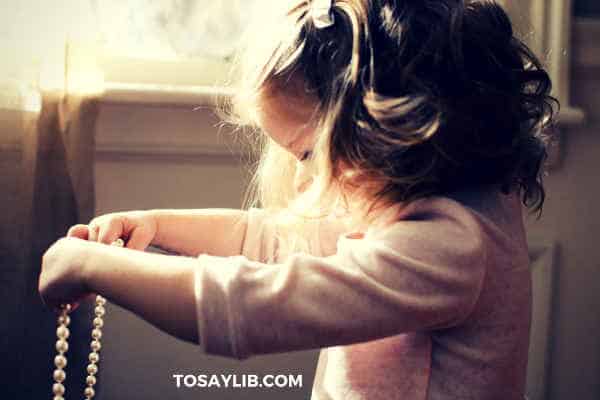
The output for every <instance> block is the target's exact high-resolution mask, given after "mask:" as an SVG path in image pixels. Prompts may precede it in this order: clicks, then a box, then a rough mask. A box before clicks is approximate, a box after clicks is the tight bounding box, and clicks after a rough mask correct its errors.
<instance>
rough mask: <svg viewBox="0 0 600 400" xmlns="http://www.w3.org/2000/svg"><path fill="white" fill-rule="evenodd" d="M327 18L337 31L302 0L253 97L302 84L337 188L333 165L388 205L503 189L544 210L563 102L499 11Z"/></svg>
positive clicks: (338, 13) (411, 1) (437, 6)
mask: <svg viewBox="0 0 600 400" xmlns="http://www.w3.org/2000/svg"><path fill="white" fill-rule="evenodd" d="M331 12H332V15H333V17H334V21H335V23H334V24H333V25H332V26H330V27H327V28H321V29H318V28H317V27H316V26H315V25H314V23H313V20H312V18H311V17H310V1H298V2H296V4H295V6H294V7H292V8H291V11H289V12H288V14H287V16H288V18H290V20H289V21H291V22H290V26H293V29H291V30H290V31H291V34H289V35H282V36H281V37H279V38H277V40H276V43H274V46H273V47H272V48H271V51H270V52H268V57H266V58H265V59H264V60H263V62H262V64H261V67H260V68H258V69H256V70H255V72H256V75H255V76H254V78H252V79H251V80H252V81H253V88H254V89H255V90H256V93H265V92H267V91H273V90H285V82H287V81H288V80H289V79H290V77H291V76H299V77H300V78H301V79H302V80H303V82H304V85H305V90H306V92H307V94H309V95H311V96H314V97H315V98H316V99H318V107H317V111H318V112H317V113H315V115H317V118H318V119H319V122H320V124H319V126H320V127H321V128H322V130H323V133H322V135H321V136H322V138H324V139H322V142H323V146H324V147H323V148H324V149H326V150H325V152H327V153H328V154H327V157H326V158H327V159H328V161H329V162H331V165H332V166H333V167H332V168H331V171H332V173H331V179H332V180H335V181H337V182H342V183H343V181H344V179H345V178H344V176H345V175H344V174H342V173H341V172H340V171H339V169H338V168H336V167H335V166H338V165H344V166H345V167H346V168H350V169H352V170H355V171H359V173H360V177H361V179H360V180H358V181H357V180H356V179H353V182H355V183H356V182H361V183H360V184H361V185H362V183H364V182H375V183H377V185H375V186H373V187H376V188H377V190H376V191H375V193H371V196H372V197H374V198H375V199H385V200H386V201H392V202H410V201H413V200H416V199H419V198H423V197H428V196H434V195H443V194H446V193H450V192H453V191H456V190H461V189H466V188H470V187H475V186H480V185H497V186H498V187H499V188H500V189H501V190H502V191H504V192H506V193H508V192H510V191H512V190H519V191H520V193H521V196H522V201H523V203H524V204H525V205H526V206H527V207H529V208H531V209H533V210H538V211H541V208H542V206H543V203H544V198H545V193H544V187H543V185H542V166H543V162H544V159H545V158H546V142H547V139H546V136H545V131H546V128H547V127H548V126H549V125H550V124H551V123H552V121H553V117H554V115H555V113H556V109H557V107H558V102H557V100H556V99H555V98H553V97H552V96H551V95H550V91H551V86H552V85H551V81H550V78H549V76H548V73H547V72H546V71H545V70H544V68H543V66H542V64H541V62H540V61H539V60H538V59H537V58H536V56H535V55H534V54H533V53H532V51H531V50H530V49H529V48H528V47H527V46H526V45H525V44H524V43H523V42H522V41H521V40H519V39H518V38H517V37H516V36H515V33H514V31H513V28H512V25H511V22H510V19H509V17H508V16H507V14H506V12H505V11H504V10H503V9H502V7H501V6H500V5H498V4H497V3H495V2H494V1H487V0H485V1H483V0H481V1H463V0H335V1H333V5H332V10H331ZM246 78H248V77H246ZM346 184H350V183H348V182H346Z"/></svg>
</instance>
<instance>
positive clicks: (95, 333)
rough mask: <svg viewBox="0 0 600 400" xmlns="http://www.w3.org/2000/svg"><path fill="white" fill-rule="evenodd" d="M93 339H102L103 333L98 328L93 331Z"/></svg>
mask: <svg viewBox="0 0 600 400" xmlns="http://www.w3.org/2000/svg"><path fill="white" fill-rule="evenodd" d="M92 337H93V338H94V339H96V340H97V339H100V338H101V337H102V331H101V330H100V329H98V328H94V329H92Z"/></svg>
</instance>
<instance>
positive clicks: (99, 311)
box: [94, 306, 106, 317]
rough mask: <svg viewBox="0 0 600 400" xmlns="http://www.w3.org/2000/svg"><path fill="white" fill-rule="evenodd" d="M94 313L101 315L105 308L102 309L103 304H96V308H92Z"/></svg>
mask: <svg viewBox="0 0 600 400" xmlns="http://www.w3.org/2000/svg"><path fill="white" fill-rule="evenodd" d="M94 313H95V314H96V316H97V317H103V316H104V314H105V313H106V310H105V309H104V307H103V306H96V308H94Z"/></svg>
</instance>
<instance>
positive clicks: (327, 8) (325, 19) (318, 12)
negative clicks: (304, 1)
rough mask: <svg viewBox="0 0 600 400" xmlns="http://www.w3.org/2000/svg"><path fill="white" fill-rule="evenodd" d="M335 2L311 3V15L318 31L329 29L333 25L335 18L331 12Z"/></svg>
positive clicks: (329, 0)
mask: <svg viewBox="0 0 600 400" xmlns="http://www.w3.org/2000/svg"><path fill="white" fill-rule="evenodd" d="M332 5H333V0H312V1H311V3H310V15H311V17H312V20H313V23H314V24H315V27H316V28H317V29H323V28H327V27H329V26H331V25H333V23H334V22H335V21H334V18H333V13H332V12H331V7H332Z"/></svg>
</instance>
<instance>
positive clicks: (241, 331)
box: [196, 191, 531, 400]
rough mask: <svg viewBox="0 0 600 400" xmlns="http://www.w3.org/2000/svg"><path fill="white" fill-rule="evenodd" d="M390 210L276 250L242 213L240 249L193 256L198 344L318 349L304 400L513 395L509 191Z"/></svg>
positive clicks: (266, 226) (516, 207) (519, 301)
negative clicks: (362, 226)
mask: <svg viewBox="0 0 600 400" xmlns="http://www.w3.org/2000/svg"><path fill="white" fill-rule="evenodd" d="M453 197H454V199H451V198H449V197H436V198H430V199H425V200H420V201H417V202H415V203H413V204H411V205H410V206H408V207H406V208H404V209H399V208H393V209H390V210H389V212H386V213H385V216H383V217H382V219H381V220H380V221H381V224H380V225H379V226H378V227H375V226H373V227H372V228H370V229H369V230H367V231H366V232H364V236H363V237H361V235H355V234H350V233H349V232H344V229H343V225H342V224H340V223H335V222H334V221H330V222H327V221H321V222H320V223H315V226H314V231H313V232H309V233H308V236H307V237H309V238H310V245H311V253H312V254H291V255H286V254H281V251H279V253H280V255H279V256H276V254H277V247H278V246H277V239H276V235H275V233H274V228H273V226H272V224H271V223H270V221H269V218H268V216H267V215H266V213H264V212H262V211H261V210H251V211H249V213H248V228H247V233H246V239H245V242H244V246H243V255H241V256H235V257H227V258H225V257H216V256H211V255H200V256H199V258H198V260H199V264H200V268H198V270H197V274H196V297H197V316H198V328H199V337H200V344H201V346H202V347H203V349H204V351H205V352H207V353H209V354H218V355H223V356H228V357H235V358H238V359H243V358H246V357H249V356H251V355H253V354H264V353H272V352H284V351H292V350H300V349H310V348H322V349H323V350H321V353H320V357H319V362H318V366H317V373H316V378H315V382H314V386H313V391H312V397H311V399H312V400H326V399H335V400H338V399H340V400H341V399H344V400H359V399H368V400H380V399H381V400H394V399H402V400H425V399H477V400H488V399H498V400H513V399H519V400H522V399H523V397H524V390H525V389H524V388H525V373H526V365H527V351H528V344H529V326H530V310H531V278H530V270H529V258H528V251H527V244H526V239H525V233H524V229H523V224H522V217H521V206H520V204H519V201H518V198H517V196H515V195H510V196H506V195H502V194H499V193H497V192H493V191H480V192H471V193H462V194H459V195H456V196H453Z"/></svg>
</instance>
